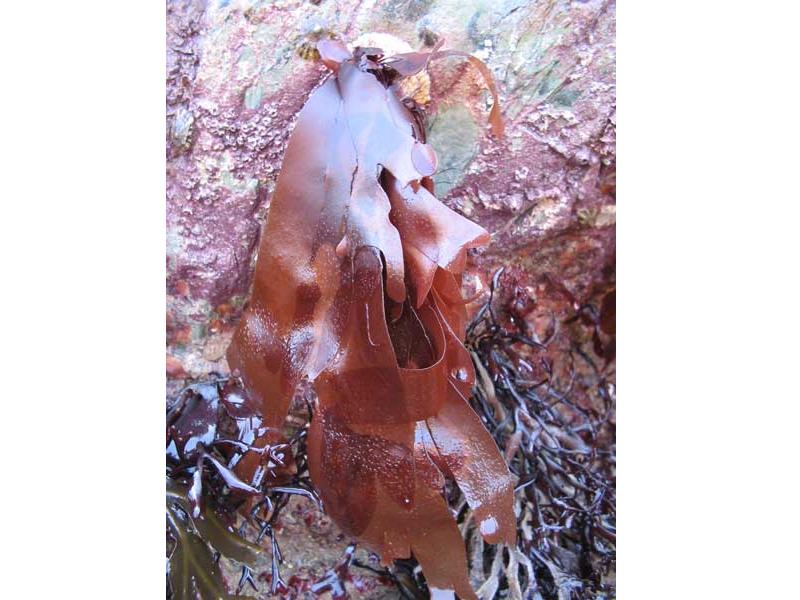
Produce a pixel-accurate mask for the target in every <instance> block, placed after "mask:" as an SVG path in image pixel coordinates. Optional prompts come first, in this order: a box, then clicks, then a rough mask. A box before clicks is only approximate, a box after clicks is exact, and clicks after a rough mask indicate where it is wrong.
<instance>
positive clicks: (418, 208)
mask: <svg viewBox="0 0 800 600" xmlns="http://www.w3.org/2000/svg"><path fill="white" fill-rule="evenodd" d="M319 51H320V56H321V58H322V60H323V62H324V63H325V64H326V65H327V66H328V68H329V69H330V70H331V72H332V74H331V75H330V76H329V77H328V78H327V79H326V80H325V82H324V83H323V84H322V85H321V86H320V87H319V88H317V90H315V91H314V93H313V94H312V95H311V97H310V98H309V100H308V102H307V103H306V105H305V107H304V108H303V110H302V111H301V112H300V114H299V116H298V118H297V124H296V126H295V129H294V132H293V134H292V137H291V139H290V141H289V144H288V147H287V149H286V154H285V157H284V162H283V167H282V170H281V173H280V176H279V179H278V182H277V187H276V191H275V194H274V196H273V198H272V201H271V205H270V213H269V220H268V223H267V225H266V227H265V231H264V235H263V236H262V242H261V247H260V249H259V254H258V257H259V258H258V262H257V265H256V271H255V278H254V283H253V292H252V296H251V299H250V303H249V306H248V308H247V310H246V311H245V313H244V315H243V317H242V320H241V322H240V325H239V327H238V329H237V331H236V333H235V335H234V338H233V341H232V343H231V346H230V348H229V350H228V362H229V364H230V366H231V368H232V370H233V373H234V375H235V376H236V377H238V378H240V379H241V382H242V385H243V387H244V389H245V390H246V392H247V396H248V397H249V400H250V401H252V402H253V403H254V405H255V406H257V407H259V409H260V414H259V416H260V418H261V419H262V420H263V425H264V426H265V427H268V428H280V426H281V425H282V424H283V422H284V419H285V418H286V415H287V412H288V409H289V405H290V402H291V399H292V397H293V396H294V394H295V391H296V389H297V386H298V384H299V382H300V381H301V380H302V379H304V378H307V379H309V380H311V381H313V382H314V385H315V389H316V392H317V394H318V398H319V403H318V408H317V410H316V412H315V414H314V417H313V419H312V422H311V427H310V430H309V434H308V455H309V469H310V474H311V478H312V481H313V483H314V486H315V487H316V488H317V490H318V491H319V494H320V496H321V498H322V499H323V501H324V504H325V508H326V510H327V511H328V512H329V513H330V515H331V516H332V518H333V519H334V520H335V521H336V522H337V523H338V524H339V526H340V527H341V528H342V529H343V530H344V531H346V532H347V533H349V534H350V535H353V536H355V537H356V538H357V539H358V540H359V541H361V542H362V543H364V544H365V545H366V546H367V547H369V548H370V549H372V550H374V551H375V552H377V553H378V554H380V556H381V558H382V561H383V562H384V564H389V563H391V562H392V561H393V560H394V559H399V558H406V557H409V556H411V555H412V553H413V555H414V556H415V557H416V559H417V560H418V561H419V563H420V565H421V566H422V569H423V571H424V573H425V576H426V579H427V582H428V586H429V588H430V589H431V591H432V592H433V591H435V590H454V591H455V592H456V593H457V594H458V595H459V596H460V597H462V598H475V597H476V596H475V593H474V591H473V590H472V588H471V586H470V584H469V581H468V579H467V558H466V553H465V548H464V542H463V539H462V537H461V534H460V532H459V529H458V527H457V525H456V522H455V520H454V518H453V516H452V514H451V512H450V509H449V508H448V505H447V502H446V500H445V498H444V496H443V490H444V486H445V481H446V480H451V481H455V483H456V484H457V485H458V487H459V488H460V489H461V491H462V492H463V493H464V496H465V498H466V501H467V502H468V504H469V506H470V507H471V508H472V509H473V511H474V513H475V516H476V520H477V521H478V523H479V526H480V531H481V533H482V535H483V537H484V539H485V540H486V541H487V542H489V543H498V542H505V543H507V544H509V545H510V546H511V547H513V546H514V544H515V537H516V520H515V517H514V513H513V507H512V503H513V489H514V481H515V478H514V477H513V476H512V475H511V474H510V473H509V470H508V468H507V466H506V464H505V462H504V460H503V458H502V456H501V455H500V453H499V451H498V448H497V445H496V443H495V442H494V440H493V439H492V437H491V436H490V435H489V433H488V432H487V431H486V430H485V428H484V427H483V425H482V423H481V422H480V419H479V418H478V416H477V415H476V413H475V412H474V411H473V409H472V408H471V407H470V406H469V403H468V401H467V399H468V398H469V396H470V393H471V389H472V387H473V384H474V382H475V371H474V368H473V366H472V361H471V359H470V355H469V353H468V352H467V351H466V349H465V348H464V345H463V339H464V335H465V327H466V311H465V309H464V303H465V301H464V300H463V298H462V296H461V274H462V272H463V270H464V268H465V265H466V253H467V250H468V249H469V248H474V247H477V246H479V245H483V244H485V243H486V242H488V234H487V233H486V231H484V230H483V229H482V228H480V227H479V226H477V225H475V224H474V223H472V222H470V221H468V220H467V219H465V218H464V217H462V216H460V215H458V214H456V213H454V212H453V211H451V210H450V209H448V208H447V207H446V206H445V205H443V204H442V203H440V202H439V201H438V200H437V199H436V198H435V196H434V189H433V182H432V180H431V178H430V176H431V175H432V174H433V173H434V172H435V170H436V166H437V159H436V154H435V152H434V151H433V149H432V148H431V147H430V146H429V145H428V144H427V143H426V142H425V135H424V130H423V129H422V127H421V124H420V118H419V112H418V110H416V111H414V112H412V111H411V110H409V108H408V107H407V106H406V103H404V102H403V100H404V98H403V95H402V92H401V90H400V87H399V85H398V83H399V81H400V80H401V79H402V78H403V77H405V76H409V75H412V74H414V73H417V72H419V71H420V70H422V69H424V68H426V66H427V64H428V62H429V61H430V60H433V59H438V58H442V57H446V56H453V55H460V54H459V53H457V52H454V51H440V50H438V48H437V49H435V50H434V51H433V52H431V53H412V54H407V55H400V56H398V57H393V58H389V59H386V58H384V57H383V55H382V54H383V53H382V51H381V50H379V49H374V48H370V49H363V48H356V50H355V51H354V52H352V53H351V52H350V51H349V50H348V49H347V47H346V46H344V45H343V44H341V43H338V42H333V41H324V42H321V43H320V44H319ZM466 56H467V58H468V60H469V61H470V63H471V64H473V65H475V66H476V67H477V68H478V69H479V70H480V71H481V73H482V74H483V75H484V77H485V78H486V81H487V85H488V86H489V88H490V90H491V91H492V93H493V95H494V97H495V102H494V106H493V108H492V112H491V115H490V122H491V124H492V129H493V132H494V133H495V134H496V135H501V134H502V120H501V118H500V112H499V104H498V102H497V94H496V89H495V87H494V83H493V81H492V79H491V75H490V74H489V71H488V69H486V67H485V65H483V63H481V62H480V61H478V60H477V59H475V58H473V57H470V56H468V55H466Z"/></svg>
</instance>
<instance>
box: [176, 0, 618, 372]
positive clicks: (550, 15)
mask: <svg viewBox="0 0 800 600" xmlns="http://www.w3.org/2000/svg"><path fill="white" fill-rule="evenodd" d="M368 32H384V33H391V34H393V35H394V36H397V37H399V38H401V39H403V40H405V41H406V42H408V43H409V44H411V45H412V46H413V47H423V46H426V45H430V44H433V43H435V41H436V40H438V39H439V38H444V39H445V47H450V48H456V49H460V50H466V51H469V52H472V53H474V54H475V55H477V56H479V57H480V58H482V59H483V60H485V61H486V62H487V64H488V65H489V67H490V69H491V70H492V72H493V73H494V75H495V77H496V79H497V83H498V87H499V89H500V93H501V101H502V107H503V115H504V117H505V120H506V123H507V135H506V137H505V138H504V139H503V140H501V141H495V140H493V139H491V138H490V136H488V135H487V123H486V117H487V110H486V108H487V103H488V102H490V99H489V96H488V94H487V93H486V91H485V89H484V88H483V86H482V85H481V79H480V77H479V76H478V75H477V74H476V73H475V72H474V71H473V70H472V69H470V67H469V66H468V65H467V64H466V63H465V62H464V61H460V60H457V59H448V60H446V61H440V62H439V63H437V64H435V65H434V67H433V68H432V72H431V75H432V77H431V79H432V85H431V97H432V100H431V103H430V106H429V112H430V118H429V124H428V126H429V135H430V139H431V141H432V144H433V146H434V147H435V148H436V150H437V152H438V155H439V158H440V161H441V164H440V170H439V173H438V174H437V176H436V182H437V191H438V195H439V196H440V197H441V198H442V199H443V200H444V202H446V203H447V204H448V205H449V206H451V207H453V208H455V209H456V210H458V211H460V212H462V213H463V214H465V215H466V216H468V217H470V218H472V219H474V220H476V221H478V222H479V223H480V224H481V225H483V226H484V227H486V228H487V229H488V230H489V231H490V232H491V233H492V237H493V243H492V244H491V245H490V246H489V247H488V248H487V249H486V250H484V251H481V252H480V253H479V254H478V255H476V256H474V257H473V258H474V264H475V265H476V269H474V270H473V273H474V274H475V275H476V276H477V277H480V278H481V279H482V283H481V284H478V285H485V280H486V273H488V272H490V271H491V270H492V269H493V268H495V267H497V266H499V265H508V264H514V265H517V266H519V267H520V268H521V270H522V271H523V272H524V273H525V274H527V275H528V277H527V279H528V284H529V285H530V286H531V288H532V289H533V290H534V292H535V293H536V296H537V300H538V301H539V302H540V303H542V304H543V305H549V304H552V306H554V307H555V308H556V309H558V308H559V303H560V302H562V300H563V295H558V294H556V292H554V291H553V290H552V286H546V285H544V284H543V282H544V281H546V280H544V279H542V276H543V275H547V276H549V277H550V278H554V279H555V280H557V281H559V282H563V283H564V285H565V286H566V287H567V288H568V289H569V290H570V291H572V292H573V293H574V294H575V295H576V296H577V297H578V298H579V299H581V300H583V299H589V298H590V297H593V296H595V295H596V293H598V290H599V288H606V287H608V286H609V285H613V284H610V281H612V280H613V277H614V252H615V237H614V224H615V215H616V212H615V201H614V185H615V131H616V117H615V115H616V107H615V6H614V2H608V1H598V0H589V1H586V2H579V1H572V2H569V1H566V0H562V1H551V2H530V1H523V0H505V1H497V0H491V1H490V0H485V1H481V0H423V1H411V0H395V1H388V2H375V1H371V0H366V1H353V0H344V1H339V2H334V1H333V0H321V1H320V2H310V1H308V0H306V1H300V0H295V1H277V2H273V1H270V2H246V1H243V0H242V1H235V0H231V1H226V0H214V1H210V2H205V1H203V0H178V1H174V2H168V4H167V128H166V130H167V140H166V145H167V215H166V217H167V273H168V279H167V293H168V306H167V327H168V349H167V351H168V354H169V355H170V356H171V359H170V360H168V370H169V372H170V373H171V376H173V377H183V376H185V375H189V376H201V375H203V374H205V373H207V372H208V371H210V370H213V369H217V370H225V368H226V366H225V364H224V360H221V359H222V356H223V352H224V349H225V347H226V345H227V340H228V335H229V334H228V332H229V330H230V328H231V324H232V323H234V322H235V320H236V319H237V318H238V316H239V314H240V312H241V308H242V305H243V303H244V301H245V299H246V297H247V293H248V287H249V285H250V278H251V274H252V267H253V263H254V258H255V257H254V252H255V249H256V248H257V242H258V237H259V233H260V229H261V225H262V223H263V222H264V220H265V219H266V218H267V215H268V213H269V200H270V195H271V193H272V190H273V189H274V186H275V181H276V177H277V174H278V171H279V169H280V165H281V159H282V156H283V151H284V148H285V146H286V140H287V138H288V136H289V134H290V132H291V130H292V126H293V122H294V116H295V114H296V113H297V111H298V110H299V109H300V108H301V107H302V105H303V103H304V102H305V100H306V98H307V97H308V95H309V93H310V92H311V90H312V89H313V88H314V87H315V86H316V85H317V84H318V83H319V82H320V81H321V80H322V78H324V77H325V74H326V71H325V69H324V68H323V67H322V66H320V65H319V64H318V63H317V62H315V61H314V60H313V58H311V57H310V55H311V54H312V53H311V52H309V51H308V50H309V48H310V47H311V44H313V42H314V41H315V40H316V39H319V38H320V37H325V36H338V37H341V38H342V39H345V40H354V39H356V38H357V37H358V36H360V35H363V34H365V33H368Z"/></svg>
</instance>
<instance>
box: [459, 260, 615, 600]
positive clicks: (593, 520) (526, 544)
mask: <svg viewBox="0 0 800 600" xmlns="http://www.w3.org/2000/svg"><path fill="white" fill-rule="evenodd" d="M502 279H503V272H502V270H500V271H498V272H497V273H496V274H495V277H494V278H493V281H492V286H491V292H492V294H491V296H490V298H489V300H488V301H487V302H486V303H485V304H484V305H483V306H482V307H481V308H480V309H479V311H478V312H477V314H476V317H475V318H474V320H473V321H472V322H471V324H470V326H469V328H468V332H469V335H468V338H467V347H468V348H469V350H470V352H471V354H472V357H473V361H474V363H475V368H476V370H477V372H478V381H477V385H476V388H475V392H474V394H473V395H472V398H471V405H472V407H473V408H474V409H475V411H476V412H477V413H478V414H479V415H481V418H482V420H483V422H484V424H485V425H486V426H487V428H488V429H489V430H490V431H491V433H492V436H493V438H494V440H495V441H496V442H497V444H498V446H499V447H500V448H501V450H502V452H503V454H504V456H505V458H506V460H507V461H508V464H509V467H510V469H511V471H512V473H514V474H515V475H517V476H518V477H519V480H518V483H517V487H516V492H515V512H516V514H517V527H518V532H519V535H518V543H517V545H516V547H515V548H494V547H489V546H485V545H484V544H483V543H482V541H481V539H480V536H479V535H477V534H476V532H475V527H474V526H473V525H472V524H471V523H470V519H471V516H470V511H469V508H468V507H467V506H466V503H465V502H464V500H463V499H461V498H459V497H458V495H457V494H456V495H455V497H453V498H451V503H452V505H455V506H456V507H457V509H458V510H459V514H460V523H461V527H462V530H463V531H464V534H465V538H466V540H467V542H468V544H469V546H470V556H471V568H472V571H471V575H472V577H473V581H475V582H482V583H481V587H480V588H479V589H478V596H479V597H480V598H482V599H484V600H489V599H491V598H496V597H509V598H525V599H527V598H534V599H535V598H540V599H542V600H550V599H558V600H563V599H566V598H570V599H575V600H578V599H583V598H586V599H589V598H593V599H594V598H613V597H615V586H614V568H615V563H616V550H615V549H616V526H615V523H616V506H615V498H616V492H615V478H616V455H615V442H614V430H615V425H614V423H615V420H614V410H615V391H614V384H613V379H614V365H613V353H611V352H609V351H608V350H607V348H608V347H609V346H610V345H612V344H613V341H614V338H613V336H614V334H615V324H614V321H615V316H614V292H613V290H612V291H609V292H607V293H606V294H605V295H603V297H602V299H601V301H600V302H599V303H579V302H577V301H575V302H574V304H573V306H574V314H573V315H571V316H568V317H567V318H565V319H563V320H562V323H561V324H560V325H561V326H562V327H561V330H559V323H558V322H557V321H556V320H555V319H553V320H552V322H551V325H550V326H549V327H548V328H547V332H546V333H547V335H546V337H544V338H540V337H539V336H537V334H536V333H535V332H534V331H533V330H532V328H531V327H530V326H529V324H528V321H529V319H527V318H526V317H527V316H528V315H529V314H530V313H531V312H532V311H533V310H534V309H535V303H534V302H533V301H532V300H531V299H530V298H529V297H528V295H527V292H525V291H524V289H523V288H521V287H519V286H516V285H515V284H514V282H513V278H509V280H510V281H509V283H508V284H507V285H506V290H505V293H504V294H498V291H500V290H501V289H502V288H503V285H502ZM508 288H511V289H510V290H509V289H508ZM501 296H504V297H501ZM573 300H574V298H573ZM574 323H579V324H581V325H582V326H583V327H585V328H587V329H589V330H590V331H591V340H592V341H591V343H590V345H591V347H592V348H593V350H594V351H595V352H596V354H597V357H596V358H600V359H602V361H605V362H604V363H602V364H600V365H598V361H597V360H595V359H593V358H592V357H591V356H589V353H588V352H587V350H586V348H585V344H584V343H582V342H581V341H579V340H580V339H581V337H580V336H576V335H574V334H573V332H570V331H569V330H568V329H567V326H568V325H569V324H574ZM600 335H603V336H604V338H603V342H604V344H605V345H604V344H602V343H601V344H598V343H597V339H598V337H599V336H600Z"/></svg>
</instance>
